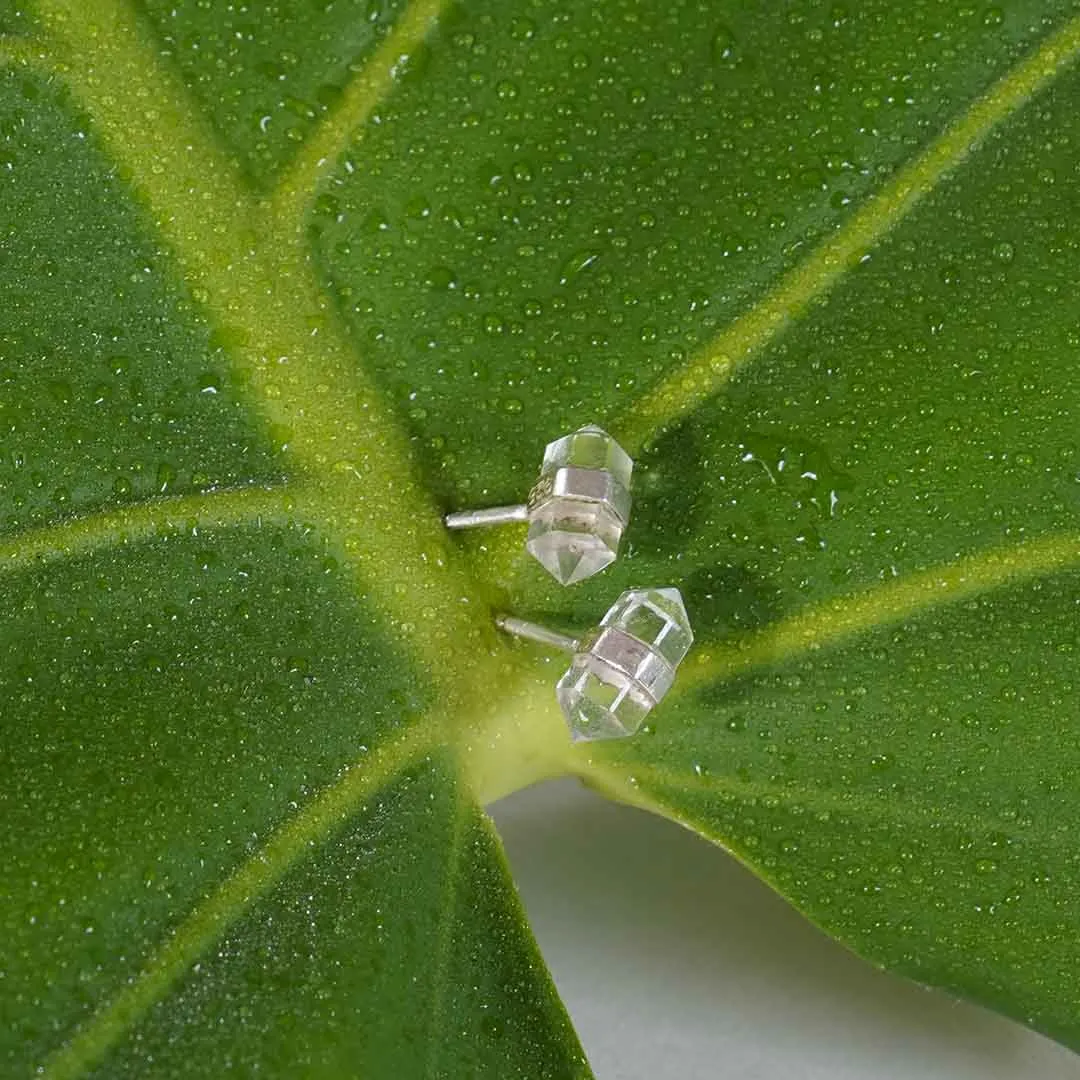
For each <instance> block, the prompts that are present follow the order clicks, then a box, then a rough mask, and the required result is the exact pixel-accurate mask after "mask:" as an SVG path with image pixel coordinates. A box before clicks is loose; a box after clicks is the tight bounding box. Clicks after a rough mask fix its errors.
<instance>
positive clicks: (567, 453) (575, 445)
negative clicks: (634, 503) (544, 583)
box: [443, 424, 634, 585]
mask: <svg viewBox="0 0 1080 1080" xmlns="http://www.w3.org/2000/svg"><path fill="white" fill-rule="evenodd" d="M633 469H634V463H633V462H632V461H631V460H630V456H629V455H628V454H627V453H626V451H625V450H623V448H622V447H621V446H620V445H619V444H618V443H617V442H616V441H615V440H614V439H613V438H612V437H611V436H610V435H608V433H607V432H606V431H603V430H601V429H600V428H598V427H597V426H596V425H595V424H588V425H586V426H585V427H583V428H579V429H578V430H577V431H575V432H572V433H571V434H569V435H566V436H564V437H563V438H561V439H556V440H555V442H553V443H548V445H547V447H546V449H545V450H544V461H543V464H542V466H541V468H540V478H539V479H538V480H537V481H536V483H535V484H534V485H533V488H532V491H530V492H529V500H528V502H527V503H522V504H520V505H516V506H495V507H492V508H490V509H487V510H464V511H457V512H455V513H452V514H447V515H446V517H445V518H444V519H443V520H444V522H445V524H446V527H447V528H448V529H477V528H483V527H486V526H489V525H509V524H512V523H515V522H528V524H529V532H528V536H527V537H526V540H525V547H526V549H527V550H528V552H529V554H530V555H532V556H533V557H534V558H535V559H536V560H537V561H538V562H539V563H540V564H541V565H542V566H543V567H544V569H545V570H547V571H548V573H549V574H551V575H552V577H554V578H555V579H556V580H557V581H559V582H560V583H561V584H563V585H573V584H574V583H575V582H578V581H584V579H585V578H587V577H591V576H592V575H593V574H596V573H599V571H601V570H603V569H604V567H605V566H608V565H610V564H611V563H612V562H613V561H614V559H615V557H616V555H617V554H618V552H619V542H620V541H621V540H622V534H623V532H624V531H625V529H626V526H627V523H628V522H629V520H630V475H631V473H632V472H633Z"/></svg>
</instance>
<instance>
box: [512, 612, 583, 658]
mask: <svg viewBox="0 0 1080 1080" xmlns="http://www.w3.org/2000/svg"><path fill="white" fill-rule="evenodd" d="M495 625H496V626H497V627H498V628H499V629H500V630H505V631H506V632H507V633H508V634H513V635H514V637H519V638H525V640H526V641H535V642H536V643H537V645H550V646H551V648H553V649H560V650H562V651H563V652H565V653H575V652H577V647H578V641H577V638H572V637H570V636H569V635H568V634H560V633H559V632H558V631H556V630H549V629H548V628H547V627H546V626H538V625H537V624H536V623H531V622H526V621H525V619H515V618H514V616H513V615H498V616H496V618H495Z"/></svg>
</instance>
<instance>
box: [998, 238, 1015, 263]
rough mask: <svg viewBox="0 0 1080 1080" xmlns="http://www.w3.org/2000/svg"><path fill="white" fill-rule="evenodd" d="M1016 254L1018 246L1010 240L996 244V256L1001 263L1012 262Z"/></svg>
mask: <svg viewBox="0 0 1080 1080" xmlns="http://www.w3.org/2000/svg"><path fill="white" fill-rule="evenodd" d="M1015 256H1016V248H1014V247H1013V245H1012V244H1010V243H1009V242H1008V241H1005V240H1003V241H1002V242H1001V243H1000V244H995V245H994V258H995V259H997V261H998V262H1001V263H1011V262H1012V261H1013V259H1014V258H1015Z"/></svg>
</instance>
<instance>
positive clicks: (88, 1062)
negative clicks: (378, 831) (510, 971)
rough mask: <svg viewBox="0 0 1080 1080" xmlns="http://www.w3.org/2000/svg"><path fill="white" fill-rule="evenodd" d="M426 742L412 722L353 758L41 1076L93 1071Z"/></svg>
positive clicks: (54, 1079) (56, 1079)
mask: <svg viewBox="0 0 1080 1080" xmlns="http://www.w3.org/2000/svg"><path fill="white" fill-rule="evenodd" d="M429 745H430V733H429V732H427V731H426V729H425V728H423V727H414V728H413V729H412V730H411V731H410V732H409V733H408V734H407V735H406V736H405V737H404V738H402V739H401V740H400V741H398V742H397V743H394V744H391V745H387V746H384V747H381V748H379V749H378V750H376V751H374V752H373V753H372V754H371V755H370V756H366V757H364V758H361V759H360V760H359V761H358V762H356V763H355V765H354V766H353V767H352V768H351V769H349V770H348V771H347V772H346V774H345V776H344V777H343V778H342V779H341V780H339V781H338V782H337V783H336V784H334V785H333V786H332V787H329V788H327V789H326V790H325V791H324V792H322V793H321V794H320V795H319V796H318V797H317V798H315V799H314V800H312V801H311V802H310V803H308V804H307V806H305V807H304V809H303V810H301V811H300V812H299V813H298V814H297V815H296V816H295V817H294V818H292V819H291V820H290V821H288V822H287V823H285V824H284V825H283V826H281V827H280V828H279V829H278V830H277V831H276V832H275V833H274V834H273V835H272V836H271V838H270V840H269V841H268V842H267V843H266V844H265V845H264V846H263V847H262V848H260V849H259V850H258V851H257V852H255V853H254V854H252V855H251V856H250V857H248V858H247V859H246V860H245V861H244V862H243V863H241V864H240V865H239V866H238V867H237V868H236V869H235V870H234V871H233V873H232V875H231V876H230V877H228V878H227V879H226V880H225V882H224V883H223V884H222V885H221V886H220V887H219V888H218V889H217V891H216V892H214V893H213V894H212V895H211V896H210V897H209V898H208V899H207V900H206V901H204V902H203V903H202V904H200V905H198V906H197V907H196V908H194V910H192V912H191V913H190V914H189V915H188V916H187V918H186V919H184V921H183V922H182V923H181V924H180V925H179V926H178V927H177V928H176V930H175V932H173V933H172V934H170V935H169V936H168V937H166V938H165V940H164V941H163V943H162V944H161V946H160V948H159V950H158V952H157V953H156V955H154V956H153V957H152V958H151V959H150V960H149V961H148V962H147V964H146V966H145V967H144V968H143V969H142V971H141V972H140V973H139V974H138V975H137V976H135V977H134V979H133V980H132V981H131V982H130V983H128V984H127V985H126V986H125V988H124V989H123V990H121V991H120V993H119V994H117V996H116V997H115V998H113V999H112V1001H110V1002H109V1003H107V1004H106V1005H105V1006H104V1007H103V1008H102V1009H100V1010H99V1011H98V1012H97V1013H96V1014H95V1015H94V1016H93V1017H92V1018H91V1019H90V1021H89V1022H88V1023H87V1025H86V1026H85V1027H83V1028H82V1029H80V1030H78V1031H77V1032H76V1033H75V1034H74V1035H73V1036H72V1037H71V1039H69V1041H68V1042H67V1043H66V1044H64V1045H63V1046H62V1047H61V1048H60V1049H59V1050H57V1051H56V1052H55V1053H54V1054H53V1055H52V1056H51V1057H50V1058H49V1059H48V1060H47V1061H46V1062H45V1063H44V1065H43V1067H42V1069H41V1075H43V1076H44V1077H46V1078H47V1080H70V1078H73V1077H76V1076H79V1075H81V1074H82V1073H84V1072H86V1071H87V1070H89V1069H91V1068H92V1067H93V1066H94V1065H95V1064H96V1063H97V1062H98V1061H100V1060H101V1058H102V1057H103V1056H104V1055H105V1054H106V1053H107V1052H108V1051H109V1050H110V1049H111V1048H112V1047H113V1046H114V1045H115V1044H116V1043H117V1042H118V1041H119V1040H120V1039H121V1038H122V1037H123V1035H124V1034H126V1033H127V1032H128V1031H129V1030H130V1029H131V1027H132V1026H133V1025H134V1024H135V1023H136V1022H137V1020H138V1019H139V1017H141V1016H143V1015H145V1013H146V1012H147V1010H148V1009H150V1008H151V1006H153V1005H154V1004H155V1002H157V1001H160V1000H161V999H162V998H163V997H164V996H165V995H166V994H167V993H168V992H169V990H170V989H171V988H172V987H173V986H174V985H175V984H176V983H177V982H179V981H180V980H181V979H182V978H183V976H184V975H185V973H186V972H187V971H188V970H189V969H190V968H191V965H192V964H193V963H194V962H195V961H196V960H197V958H198V957H199V956H200V955H201V954H202V953H203V952H205V950H206V949H207V948H209V946H210V945H211V944H212V943H213V942H214V941H217V940H218V939H219V938H220V937H221V936H222V934H224V933H225V932H226V931H227V930H228V929H229V927H230V926H232V925H233V924H235V923H236V921H237V920H238V919H239V918H240V917H241V916H242V915H243V914H244V913H245V912H246V911H248V910H249V909H250V908H251V907H252V906H253V905H254V904H255V902H256V901H257V900H259V899H260V898H261V897H262V896H265V895H266V893H268V892H269V891H270V889H272V888H273V887H274V886H275V885H276V884H277V883H278V882H279V881H281V880H282V878H283V877H284V876H285V875H286V873H288V871H289V870H290V869H292V867H293V866H295V865H296V863H297V862H299V861H300V860H301V859H303V858H305V857H307V856H309V855H310V854H311V852H312V850H313V849H314V847H315V846H316V845H318V844H319V843H320V842H321V841H323V840H325V839H326V838H327V836H329V834H330V833H331V832H333V831H334V830H335V829H336V828H338V827H339V826H340V825H341V824H342V823H343V822H344V821H345V820H346V819H347V818H348V816H349V815H350V814H352V813H354V812H355V811H356V810H357V808H358V807H360V806H361V805H362V804H363V802H364V800H365V799H367V798H369V797H370V796H372V795H373V794H374V793H375V792H376V791H379V790H380V789H382V788H383V787H385V786H386V785H388V784H389V783H391V782H392V781H393V780H394V779H395V778H396V777H398V776H400V775H401V774H402V773H403V772H404V771H405V770H406V769H407V768H408V767H409V766H410V765H412V764H414V763H416V762H417V761H419V760H420V759H421V758H422V757H423V756H424V755H425V752H426V751H427V750H428V748H429Z"/></svg>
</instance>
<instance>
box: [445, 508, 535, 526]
mask: <svg viewBox="0 0 1080 1080" xmlns="http://www.w3.org/2000/svg"><path fill="white" fill-rule="evenodd" d="M528 520H529V508H528V506H526V505H525V504H524V503H521V504H520V505H519V506H492V507H489V508H488V509H486V510H459V511H458V512H457V513H454V514H447V515H446V517H444V518H443V524H444V525H445V526H446V527H447V528H448V529H482V528H484V527H485V526H487V525H510V524H512V523H513V522H516V521H528Z"/></svg>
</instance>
